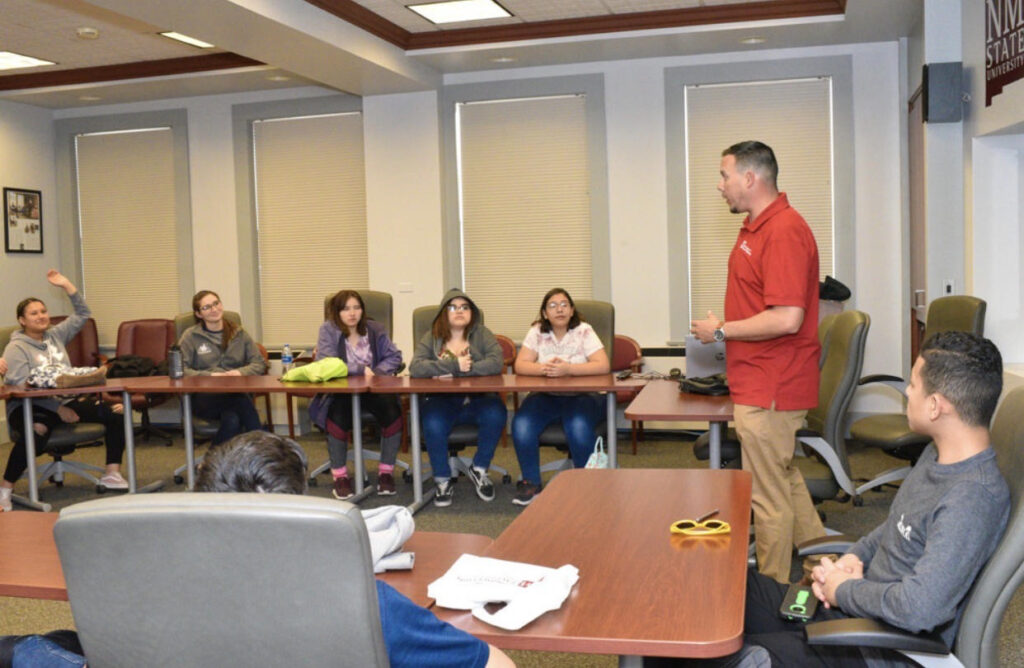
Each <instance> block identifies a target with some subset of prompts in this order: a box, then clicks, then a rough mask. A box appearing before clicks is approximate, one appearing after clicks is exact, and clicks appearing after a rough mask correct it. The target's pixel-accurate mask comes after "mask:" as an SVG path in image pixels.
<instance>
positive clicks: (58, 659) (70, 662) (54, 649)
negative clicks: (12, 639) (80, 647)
mask: <svg viewBox="0 0 1024 668" xmlns="http://www.w3.org/2000/svg"><path fill="white" fill-rule="evenodd" d="M65 633H70V632H65ZM83 666H85V657H84V656H82V655H81V654H76V653H74V652H71V651H69V650H67V649H65V648H63V647H61V646H60V645H59V644H57V643H55V642H54V641H53V640H50V639H49V638H46V637H45V636H37V635H32V636H26V637H25V638H24V639H23V640H21V641H20V642H19V643H18V644H17V645H15V646H14V656H13V657H12V658H11V667H12V668H82V667H83Z"/></svg>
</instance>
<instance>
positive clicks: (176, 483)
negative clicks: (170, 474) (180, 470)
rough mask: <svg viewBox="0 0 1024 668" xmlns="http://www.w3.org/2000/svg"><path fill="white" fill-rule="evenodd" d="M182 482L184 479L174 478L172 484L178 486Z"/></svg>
mask: <svg viewBox="0 0 1024 668" xmlns="http://www.w3.org/2000/svg"><path fill="white" fill-rule="evenodd" d="M183 482H185V478H184V477H182V476H180V475H176V476H174V484H175V485H180V484H181V483H183Z"/></svg>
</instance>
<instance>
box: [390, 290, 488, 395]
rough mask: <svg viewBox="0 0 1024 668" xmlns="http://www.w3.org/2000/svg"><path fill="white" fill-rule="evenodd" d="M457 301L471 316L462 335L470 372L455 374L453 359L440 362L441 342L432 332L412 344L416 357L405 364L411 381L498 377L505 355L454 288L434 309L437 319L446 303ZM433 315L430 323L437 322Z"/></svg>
mask: <svg viewBox="0 0 1024 668" xmlns="http://www.w3.org/2000/svg"><path fill="white" fill-rule="evenodd" d="M456 297H461V298H463V299H465V300H466V301H467V302H469V306H470V308H471V309H472V312H473V324H472V325H470V327H469V331H468V332H467V334H466V339H467V340H468V341H469V354H470V357H471V358H472V360H473V368H471V369H470V370H469V372H466V373H464V372H462V371H460V370H459V361H458V360H455V359H441V351H442V350H443V349H444V341H442V340H440V339H435V338H434V334H433V332H432V331H430V330H427V332H426V333H425V334H424V335H423V338H421V339H420V340H419V342H418V343H417V344H416V354H415V355H413V358H412V362H411V363H410V364H409V375H411V376H412V377H413V378H432V377H434V376H443V375H445V374H451V375H453V376H492V375H494V374H498V373H501V369H502V366H503V365H504V363H505V355H504V353H503V352H502V350H501V344H500V343H498V340H497V339H496V338H494V334H492V333H491V330H489V329H487V328H486V327H484V325H483V322H482V320H483V315H482V314H481V313H480V309H478V308H477V306H476V304H475V303H473V300H472V299H470V298H469V297H468V296H466V293H465V292H463V291H462V290H459V289H457V288H452V289H451V290H449V291H448V292H447V293H445V296H444V298H442V299H441V303H440V304H439V305H438V307H437V315H442V316H443V315H444V313H445V309H446V308H447V307H448V302H450V301H451V300H453V299H455V298H456ZM437 315H435V316H434V319H435V320H436V319H437Z"/></svg>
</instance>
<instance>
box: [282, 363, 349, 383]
mask: <svg viewBox="0 0 1024 668" xmlns="http://www.w3.org/2000/svg"><path fill="white" fill-rule="evenodd" d="M347 375H348V366H346V365H345V361H344V360H343V359H341V358H340V357H325V358H324V359H322V360H317V361H315V362H310V363H309V364H306V365H303V366H297V367H295V368H294V369H292V370H291V371H289V372H288V373H286V374H285V375H283V376H281V380H288V381H301V382H307V383H322V382H324V381H326V380H334V379H335V378H344V377H346V376H347Z"/></svg>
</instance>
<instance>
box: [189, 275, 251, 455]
mask: <svg viewBox="0 0 1024 668" xmlns="http://www.w3.org/2000/svg"><path fill="white" fill-rule="evenodd" d="M192 315H193V316H194V317H195V320H196V324H194V325H192V326H191V327H189V328H188V329H186V330H185V331H184V332H182V333H181V338H180V339H178V346H179V347H180V348H181V359H182V362H184V366H185V375H186V376H259V375H261V374H262V373H264V372H265V371H266V370H267V363H266V361H265V360H264V359H263V353H261V352H260V349H259V346H257V345H256V342H255V341H253V340H252V337H251V336H249V333H248V332H246V331H245V330H244V329H242V328H241V327H239V326H238V325H235V324H234V323H233V322H231V321H229V320H227V319H226V318H225V317H224V305H223V304H221V302H220V296H219V295H218V294H217V293H216V292H213V291H212V290H200V291H199V292H197V293H196V294H195V296H194V297H192ZM192 412H193V413H195V414H196V415H198V416H199V417H201V418H203V419H206V420H219V421H220V428H219V429H218V430H217V434H216V435H215V436H214V437H213V445H218V444H220V443H223V442H224V441H226V440H228V439H229V438H231V437H232V436H236V435H238V434H241V433H244V432H247V431H255V430H257V429H260V427H261V425H260V415H259V413H257V412H256V406H255V405H254V404H253V402H252V397H251V396H249V395H248V394H241V393H226V394H203V393H198V394H195V395H193V397H192Z"/></svg>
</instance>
